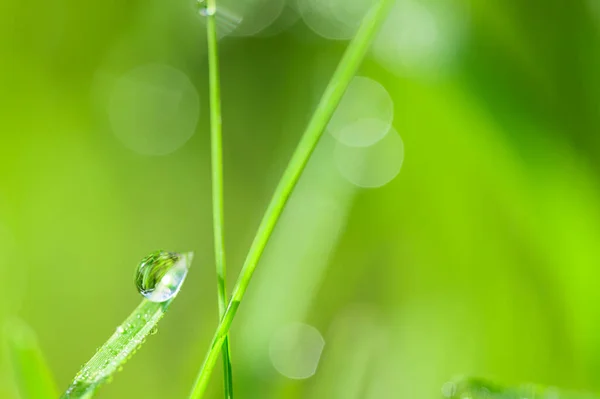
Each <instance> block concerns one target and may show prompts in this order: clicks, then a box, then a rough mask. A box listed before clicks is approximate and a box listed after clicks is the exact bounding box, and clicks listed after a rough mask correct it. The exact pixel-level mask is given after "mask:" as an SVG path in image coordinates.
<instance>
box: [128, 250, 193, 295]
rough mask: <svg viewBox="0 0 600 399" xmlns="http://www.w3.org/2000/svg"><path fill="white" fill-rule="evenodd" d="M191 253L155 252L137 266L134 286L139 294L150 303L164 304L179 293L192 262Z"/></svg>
mask: <svg viewBox="0 0 600 399" xmlns="http://www.w3.org/2000/svg"><path fill="white" fill-rule="evenodd" d="M192 257H193V254H192V253H191V252H188V253H185V254H179V253H175V252H166V251H156V252H154V253H152V254H150V255H148V256H147V257H145V258H144V259H143V260H142V261H141V262H140V264H139V266H138V268H137V271H136V275H135V284H136V286H137V289H138V291H139V292H140V294H142V295H143V296H145V297H146V298H147V299H148V300H150V301H152V302H165V301H167V300H169V299H171V298H173V297H174V296H175V295H177V293H178V292H179V289H180V288H181V284H182V283H183V280H185V277H186V275H187V271H188V268H189V266H190V263H191V261H192Z"/></svg>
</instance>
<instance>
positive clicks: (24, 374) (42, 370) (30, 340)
mask: <svg viewBox="0 0 600 399" xmlns="http://www.w3.org/2000/svg"><path fill="white" fill-rule="evenodd" d="M5 335H6V344H7V345H6V346H7V353H8V360H9V362H10V365H11V368H12V371H13V375H14V378H15V380H16V383H17V389H18V392H19V395H20V397H21V398H22V399H55V398H57V397H58V389H57V388H56V384H55V383H54V379H53V377H52V373H51V372H50V369H49V368H48V366H47V364H46V361H45V360H44V356H43V354H42V350H41V349H40V347H39V344H38V341H37V338H36V335H35V333H34V331H33V330H32V329H31V327H29V326H28V325H27V324H26V323H25V322H23V321H22V320H19V319H12V320H9V321H8V322H7V323H6V324H5Z"/></svg>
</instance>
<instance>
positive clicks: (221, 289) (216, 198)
mask: <svg viewBox="0 0 600 399" xmlns="http://www.w3.org/2000/svg"><path fill="white" fill-rule="evenodd" d="M206 7H207V10H208V12H207V17H206V37H207V41H208V74H209V90H210V141H211V170H212V178H211V179H212V211H213V234H214V245H215V265H216V270H217V293H218V302H219V320H220V319H221V318H222V317H223V316H224V315H225V311H226V309H227V302H228V298H227V287H226V276H227V272H226V270H227V269H226V264H225V233H224V225H225V216H224V210H223V209H224V206H223V133H222V132H223V129H222V118H221V88H220V82H219V51H218V46H217V21H216V12H217V4H216V0H206ZM222 358H223V378H224V391H225V398H227V399H233V372H232V367H231V352H230V348H229V336H226V337H225V340H224V342H223V350H222Z"/></svg>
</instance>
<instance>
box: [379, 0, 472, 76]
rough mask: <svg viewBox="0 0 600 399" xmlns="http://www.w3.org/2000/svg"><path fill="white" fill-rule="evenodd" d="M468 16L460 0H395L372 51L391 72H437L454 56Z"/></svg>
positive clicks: (460, 41)
mask: <svg viewBox="0 0 600 399" xmlns="http://www.w3.org/2000/svg"><path fill="white" fill-rule="evenodd" d="M467 17H468V12H467V9H466V6H465V5H464V4H463V3H462V1H461V0H445V1H440V0H397V1H396V4H395V5H394V7H393V8H392V9H391V11H390V13H389V15H388V17H387V20H386V22H385V23H384V25H383V27H382V28H381V30H380V32H379V34H378V36H377V38H376V39H375V41H374V43H373V55H374V57H375V58H376V59H377V60H378V61H379V62H380V63H381V64H382V65H383V66H384V67H386V68H387V69H389V70H391V71H393V72H398V73H405V74H430V73H437V72H439V71H440V70H443V69H445V68H447V66H448V65H449V64H450V63H451V62H452V61H453V59H454V58H455V56H456V54H457V52H458V50H459V48H460V46H461V44H462V42H463V37H464V33H465V30H466V26H467V20H468V18H467Z"/></svg>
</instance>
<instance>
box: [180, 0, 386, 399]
mask: <svg viewBox="0 0 600 399" xmlns="http://www.w3.org/2000/svg"><path fill="white" fill-rule="evenodd" d="M393 3H394V0H380V2H379V3H378V4H376V5H375V6H374V7H373V8H372V9H371V10H370V11H369V13H368V14H367V16H366V17H365V18H364V20H363V22H362V24H361V26H360V28H359V30H358V32H357V34H356V36H355V37H354V39H353V40H352V42H351V43H350V45H349V46H348V49H347V50H346V52H345V54H344V56H343V57H342V60H341V61H340V64H339V66H338V68H337V70H336V71H335V73H334V75H333V77H332V78H331V81H330V82H329V85H328V86H327V88H326V89H325V93H324V94H323V97H322V98H321V101H320V102H319V105H318V107H317V109H316V111H315V113H314V114H313V117H312V119H311V121H310V122H309V124H308V127H307V128H306V131H305V133H304V136H303V137H302V139H301V141H300V143H299V144H298V147H297V148H296V151H295V152H294V155H293V156H292V159H291V160H290V162H289V164H288V166H287V168H286V170H285V172H284V174H283V176H282V178H281V180H280V182H279V184H278V186H277V188H276V189H275V193H274V194H273V198H272V199H271V202H270V204H269V206H268V208H267V210H266V212H265V215H264V217H263V219H262V221H261V223H260V226H259V228H258V231H257V233H256V236H255V239H254V241H253V242H252V245H251V247H250V250H249V252H248V256H247V257H246V260H245V262H244V266H243V267H242V270H241V272H240V277H239V278H238V280H237V283H236V285H235V287H234V289H233V293H232V298H231V301H230V302H229V305H228V307H227V311H226V312H225V315H224V316H223V318H222V319H221V322H220V324H219V326H218V327H217V330H216V332H215V335H214V337H213V340H212V343H211V346H210V348H209V350H208V353H207V355H206V358H205V360H204V363H203V365H202V367H201V369H200V371H199V373H198V376H197V378H196V382H195V384H194V387H193V389H192V392H191V394H190V398H191V399H199V398H201V397H202V395H203V394H204V392H205V391H206V388H207V386H208V382H209V380H210V375H211V373H212V370H213V369H214V366H215V363H216V360H217V357H218V355H219V351H220V350H221V347H222V346H223V343H224V342H225V340H226V339H227V334H228V332H229V328H230V327H231V323H232V322H233V319H234V317H235V314H236V312H237V310H238V307H239V305H240V302H241V300H242V299H243V297H244V294H245V293H246V289H247V288H248V284H249V283H250V280H251V279H252V275H253V274H254V271H255V270H256V266H257V264H258V261H259V260H260V257H261V255H262V254H263V252H264V249H265V247H266V245H267V242H268V240H269V238H270V237H271V234H272V233H273V230H274V228H275V225H276V223H277V221H278V220H279V217H280V216H281V213H282V212H283V209H284V207H285V204H286V203H287V201H288V199H289V197H290V195H291V194H292V190H293V189H294V187H295V186H296V183H297V182H298V180H299V178H300V175H301V174H302V171H303V170H304V168H305V166H306V164H307V163H308V160H309V158H310V155H311V154H312V152H313V151H314V149H315V147H316V145H317V143H318V141H319V139H320V138H321V135H322V134H323V131H324V130H325V128H326V126H327V124H328V123H329V120H330V119H331V117H332V115H333V113H334V111H335V109H336V108H337V106H338V104H339V102H340V100H341V99H342V96H343V95H344V92H345V91H346V88H347V87H348V85H349V83H350V81H351V80H352V78H353V77H354V75H355V74H356V71H357V70H358V68H359V66H360V64H361V62H362V60H363V58H364V56H365V54H366V53H367V51H368V49H369V47H370V45H371V42H372V41H373V39H374V37H375V34H376V33H377V31H378V29H379V27H380V26H381V24H382V23H383V21H384V20H385V17H386V15H387V11H388V9H389V7H391V5H392V4H393Z"/></svg>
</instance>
